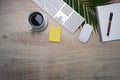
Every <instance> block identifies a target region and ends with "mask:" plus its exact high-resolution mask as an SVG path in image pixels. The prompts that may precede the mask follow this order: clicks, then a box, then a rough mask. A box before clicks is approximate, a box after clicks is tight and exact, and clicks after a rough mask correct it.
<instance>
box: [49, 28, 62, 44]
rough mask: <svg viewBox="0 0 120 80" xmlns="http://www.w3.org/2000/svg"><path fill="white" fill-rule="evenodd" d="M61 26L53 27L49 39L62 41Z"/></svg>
mask: <svg viewBox="0 0 120 80" xmlns="http://www.w3.org/2000/svg"><path fill="white" fill-rule="evenodd" d="M60 35H61V28H59V27H51V28H50V35H49V41H52V42H60Z"/></svg>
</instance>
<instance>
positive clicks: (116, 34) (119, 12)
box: [96, 3, 120, 42]
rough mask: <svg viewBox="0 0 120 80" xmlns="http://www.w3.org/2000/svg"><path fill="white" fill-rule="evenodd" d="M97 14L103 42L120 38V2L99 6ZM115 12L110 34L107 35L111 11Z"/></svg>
mask: <svg viewBox="0 0 120 80" xmlns="http://www.w3.org/2000/svg"><path fill="white" fill-rule="evenodd" d="M96 10H97V14H98V15H97V16H98V23H99V29H100V35H101V40H102V42H106V41H112V40H118V39H120V3H115V4H109V5H104V6H97V7H96ZM111 12H112V13H113V17H112V21H111V28H110V32H109V36H107V32H108V31H107V30H108V23H109V16H110V13H111Z"/></svg>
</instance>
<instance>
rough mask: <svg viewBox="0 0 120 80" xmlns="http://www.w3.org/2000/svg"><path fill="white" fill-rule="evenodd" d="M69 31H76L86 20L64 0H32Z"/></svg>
mask: <svg viewBox="0 0 120 80" xmlns="http://www.w3.org/2000/svg"><path fill="white" fill-rule="evenodd" d="M32 1H33V2H34V3H35V4H37V5H38V6H39V7H40V8H42V9H43V10H44V11H45V12H47V13H48V14H49V15H50V16H51V17H52V18H53V19H55V20H56V21H57V22H58V23H59V24H61V25H62V26H63V27H64V28H65V29H66V30H67V31H68V32H70V33H74V32H75V31H76V30H77V29H78V28H79V26H80V25H81V24H82V23H83V21H84V20H85V19H84V18H83V17H82V16H81V15H79V14H78V13H77V12H76V11H75V10H73V9H72V8H71V7H70V6H68V5H67V4H66V3H65V2H64V1H63V0H32Z"/></svg>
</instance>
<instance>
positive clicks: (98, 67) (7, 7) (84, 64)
mask: <svg viewBox="0 0 120 80" xmlns="http://www.w3.org/2000/svg"><path fill="white" fill-rule="evenodd" d="M32 11H41V12H43V11H42V10H41V9H40V8H39V7H37V6H36V5H35V4H34V3H32V1H31V0H0V80H120V41H113V42H107V43H101V42H100V40H99V36H98V35H97V34H95V33H93V34H92V36H91V39H90V41H89V42H88V43H87V44H82V43H81V42H80V41H79V40H78V36H79V33H80V30H78V31H77V32H76V33H75V34H74V35H70V34H69V33H68V32H67V31H65V30H64V29H63V28H62V34H61V43H51V42H49V41H48V37H49V29H50V27H51V26H59V27H61V26H60V25H59V24H57V23H56V22H55V21H54V20H53V19H51V18H50V17H49V16H47V15H46V13H45V15H46V16H47V17H48V19H49V25H48V27H47V29H46V30H45V31H44V32H39V33H32V32H30V31H29V30H28V23H27V18H28V15H29V14H30V13H31V12H32ZM43 13H44V12H43Z"/></svg>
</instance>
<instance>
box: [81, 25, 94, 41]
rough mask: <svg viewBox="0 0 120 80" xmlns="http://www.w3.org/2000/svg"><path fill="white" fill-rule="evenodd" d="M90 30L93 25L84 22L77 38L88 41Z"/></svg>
mask: <svg viewBox="0 0 120 80" xmlns="http://www.w3.org/2000/svg"><path fill="white" fill-rule="evenodd" d="M92 31H93V27H92V26H91V25H90V24H85V25H84V26H83V28H82V30H81V33H80V36H79V40H80V41H81V42H83V43H86V42H88V40H89V38H90V35H91V33H92Z"/></svg>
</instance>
